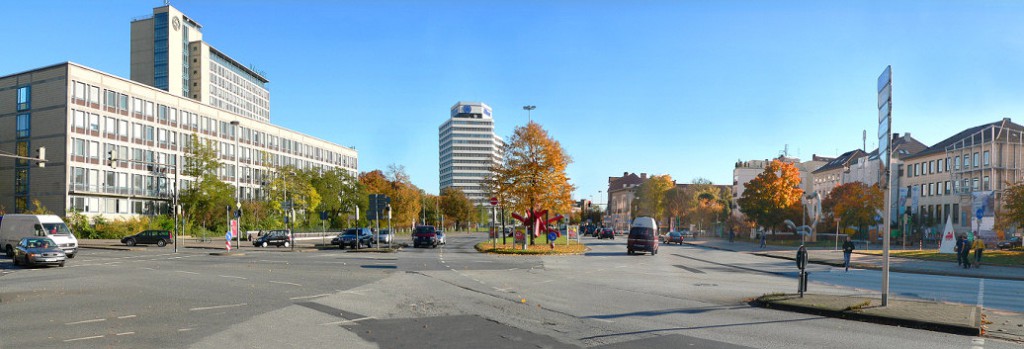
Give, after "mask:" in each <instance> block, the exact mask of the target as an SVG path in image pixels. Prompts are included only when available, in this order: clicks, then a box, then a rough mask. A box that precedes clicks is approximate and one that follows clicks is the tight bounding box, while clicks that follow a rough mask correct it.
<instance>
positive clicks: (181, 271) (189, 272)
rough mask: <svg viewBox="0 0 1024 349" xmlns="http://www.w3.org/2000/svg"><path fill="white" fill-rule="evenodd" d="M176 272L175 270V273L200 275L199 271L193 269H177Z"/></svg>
mask: <svg viewBox="0 0 1024 349" xmlns="http://www.w3.org/2000/svg"><path fill="white" fill-rule="evenodd" d="M174 272H175V273H185V274H194V275H199V273H197V272H193V271H184V270H175V271H174Z"/></svg>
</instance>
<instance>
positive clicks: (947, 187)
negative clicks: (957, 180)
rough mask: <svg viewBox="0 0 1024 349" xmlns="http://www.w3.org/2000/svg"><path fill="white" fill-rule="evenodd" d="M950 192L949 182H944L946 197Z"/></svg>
mask: <svg viewBox="0 0 1024 349" xmlns="http://www.w3.org/2000/svg"><path fill="white" fill-rule="evenodd" d="M950 190H951V187H950V182H949V181H946V195H949V194H950V193H951V192H950ZM946 211H947V212H948V211H949V209H948V208H947V209H946Z"/></svg>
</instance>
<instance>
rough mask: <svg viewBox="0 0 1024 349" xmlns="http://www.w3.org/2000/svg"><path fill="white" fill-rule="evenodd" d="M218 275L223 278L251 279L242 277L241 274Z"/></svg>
mask: <svg viewBox="0 0 1024 349" xmlns="http://www.w3.org/2000/svg"><path fill="white" fill-rule="evenodd" d="M217 276H220V277H222V278H230V279H242V280H249V279H246V278H244V277H241V276H231V275H217Z"/></svg>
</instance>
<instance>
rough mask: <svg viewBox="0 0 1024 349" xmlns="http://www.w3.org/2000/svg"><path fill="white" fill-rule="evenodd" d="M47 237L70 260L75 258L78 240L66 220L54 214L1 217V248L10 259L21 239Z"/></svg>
mask: <svg viewBox="0 0 1024 349" xmlns="http://www.w3.org/2000/svg"><path fill="white" fill-rule="evenodd" d="M31 236H45V237H48V238H50V239H52V240H53V241H54V242H56V243H57V245H59V246H60V249H62V250H64V253H65V254H67V256H68V258H75V253H77V252H78V239H76V238H75V234H73V233H72V232H71V229H68V226H67V224H64V220H62V219H60V217H57V216H55V215H52V214H43V215H39V214H8V215H4V216H0V247H3V251H4V252H5V253H7V256H8V257H11V256H13V255H14V247H15V246H17V245H18V242H19V241H21V238H24V237H31Z"/></svg>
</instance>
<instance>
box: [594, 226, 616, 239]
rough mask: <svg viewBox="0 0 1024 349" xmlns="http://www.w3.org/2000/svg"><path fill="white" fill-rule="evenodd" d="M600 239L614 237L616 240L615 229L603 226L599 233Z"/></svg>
mask: <svg viewBox="0 0 1024 349" xmlns="http://www.w3.org/2000/svg"><path fill="white" fill-rule="evenodd" d="M597 238H598V239H612V240H615V229H612V228H603V229H601V232H600V233H598V234H597Z"/></svg>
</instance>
